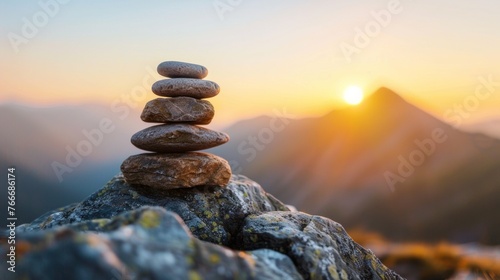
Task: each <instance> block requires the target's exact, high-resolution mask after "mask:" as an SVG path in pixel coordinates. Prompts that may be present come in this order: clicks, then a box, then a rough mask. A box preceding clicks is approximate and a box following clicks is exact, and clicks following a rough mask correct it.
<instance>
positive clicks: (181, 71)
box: [157, 61, 208, 79]
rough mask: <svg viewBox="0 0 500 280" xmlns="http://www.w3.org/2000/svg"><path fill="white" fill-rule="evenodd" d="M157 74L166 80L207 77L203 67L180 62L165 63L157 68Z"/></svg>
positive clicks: (205, 69) (206, 71)
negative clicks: (166, 78)
mask: <svg viewBox="0 0 500 280" xmlns="http://www.w3.org/2000/svg"><path fill="white" fill-rule="evenodd" d="M157 71H158V74H160V75H162V76H164V77H168V78H193V79H203V78H205V77H206V76H207V75H208V70H207V68H205V67H204V66H201V65H198V64H192V63H187V62H180V61H165V62H162V63H160V65H158V68H157Z"/></svg>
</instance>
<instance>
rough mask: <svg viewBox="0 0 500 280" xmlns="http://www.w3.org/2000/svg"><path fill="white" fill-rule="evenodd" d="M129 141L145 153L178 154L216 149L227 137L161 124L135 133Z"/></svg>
mask: <svg viewBox="0 0 500 280" xmlns="http://www.w3.org/2000/svg"><path fill="white" fill-rule="evenodd" d="M131 141H132V144H134V146H136V147H137V148H139V149H143V150H146V151H151V152H158V153H178V152H188V151H197V150H203V149H209V148H212V147H216V146H219V145H222V144H224V143H226V142H227V141H229V136H228V135H227V134H225V133H222V132H217V131H213V130H210V129H206V128H203V127H199V126H195V125H190V124H162V125H155V126H152V127H148V128H146V129H143V130H141V131H139V132H137V133H136V134H134V135H133V136H132V139H131Z"/></svg>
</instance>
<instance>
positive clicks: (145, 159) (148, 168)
mask: <svg viewBox="0 0 500 280" xmlns="http://www.w3.org/2000/svg"><path fill="white" fill-rule="evenodd" d="M120 168H121V171H122V172H123V176H124V177H125V180H126V181H127V182H128V183H129V184H132V185H140V186H146V187H151V188H158V189H178V188H191V187H196V186H220V187H225V186H226V185H227V184H228V183H229V179H230V178H231V167H229V164H228V162H227V161H226V160H225V159H223V158H220V157H218V156H215V155H212V154H207V153H200V152H189V153H175V154H140V155H134V156H130V157H129V158H127V159H126V160H125V161H124V162H123V163H122V165H121V167H120Z"/></svg>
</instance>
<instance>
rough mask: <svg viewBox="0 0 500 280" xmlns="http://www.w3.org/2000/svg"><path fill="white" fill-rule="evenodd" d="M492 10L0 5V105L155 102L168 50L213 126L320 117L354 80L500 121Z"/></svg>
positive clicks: (494, 2) (285, 1) (430, 105)
mask: <svg viewBox="0 0 500 280" xmlns="http://www.w3.org/2000/svg"><path fill="white" fill-rule="evenodd" d="M499 10H500V2H499V1H498V0H479V1H467V0H453V1H452V0H440V1H430V0H422V1H411V0H399V1H398V0H380V1H379V0H371V1H362V0H357V1H356V0H350V1H346V0H344V1H342V0H339V1H326V0H318V1H305V0H275V1H264V0H252V1H249V0H203V1H201V0H200V1H197V0H190V1H165V0H163V1H127V0H125V1H123V0H122V1H114V0H110V1H96V0H87V1H77V0H40V1H1V2H0V36H1V37H0V61H1V63H0V104H1V103H8V102H15V103H21V104H27V105H30V106H54V105H64V104H85V103H92V104H102V105H104V106H108V107H110V108H111V107H112V106H113V104H116V103H117V102H127V104H129V105H130V106H131V107H133V108H134V109H136V110H141V109H142V107H143V106H144V104H145V103H146V102H147V101H148V100H150V99H153V98H156V96H155V95H154V94H153V93H152V92H151V90H150V87H151V84H152V83H153V82H155V81H156V80H159V79H161V76H159V75H158V74H156V66H157V65H158V64H159V63H160V62H162V61H165V60H178V61H187V62H192V63H198V64H202V65H204V66H206V67H207V68H208V70H209V75H208V77H207V79H209V80H213V81H215V82H217V83H218V84H219V85H220V86H221V93H220V94H219V95H218V96H217V97H215V98H213V99H211V100H210V101H211V102H212V103H213V104H214V106H215V108H216V114H217V115H216V119H214V121H215V122H218V123H229V122H232V121H234V120H238V119H242V118H249V117H253V116H257V115H261V114H273V112H275V111H276V110H279V111H286V112H288V113H289V114H290V115H293V116H299V117H300V116H319V115H322V114H325V113H327V112H329V111H331V110H333V109H336V108H342V107H343V106H347V105H346V104H345V102H343V101H342V93H343V90H344V89H345V88H347V87H349V86H352V85H356V86H360V87H361V88H363V89H364V91H365V93H366V94H369V93H370V92H372V91H374V90H375V89H377V88H378V87H381V86H386V87H389V88H391V89H393V90H395V91H396V92H398V93H399V94H400V95H401V96H403V97H404V98H405V99H407V100H408V101H410V102H413V103H415V104H416V105H418V106H420V107H422V108H424V109H425V110H428V111H429V112H431V113H433V114H435V115H436V116H439V117H441V116H443V115H444V114H445V113H446V112H449V111H450V110H456V108H457V106H459V107H460V106H468V107H466V108H469V109H470V112H469V113H470V114H468V117H467V119H466V120H465V121H466V122H471V123H472V122H476V121H480V120H484V119H488V118H494V117H500V113H499V110H498V108H500V84H499V83H497V82H496V81H499V82H500V68H499V67H498V65H500V52H499V50H500V33H499V32H498V30H499V28H500V17H499V16H498V11H499ZM484 80H490V83H489V84H490V87H489V88H487V87H484V86H483V88H482V89H481V88H480V89H479V90H483V95H482V97H484V98H481V99H479V98H476V99H474V98H475V93H476V90H477V89H478V87H481V86H482V85H483V84H484V82H481V81H484ZM491 85H494V86H491ZM488 89H489V93H491V94H488V96H487V97H485V94H484V90H488ZM495 90H496V91H495ZM467 102H468V103H467ZM110 110H111V109H110Z"/></svg>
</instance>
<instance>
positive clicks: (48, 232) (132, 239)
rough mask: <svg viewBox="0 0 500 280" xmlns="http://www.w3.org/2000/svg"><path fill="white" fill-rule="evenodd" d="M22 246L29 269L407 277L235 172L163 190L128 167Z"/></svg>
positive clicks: (28, 272)
mask: <svg viewBox="0 0 500 280" xmlns="http://www.w3.org/2000/svg"><path fill="white" fill-rule="evenodd" d="M6 238H7V235H6V233H3V237H2V238H1V239H2V240H0V241H2V242H1V247H0V251H1V253H2V255H3V256H5V251H6V250H7V244H6V242H4V241H5V240H4V239H6ZM17 246H18V247H17V248H18V249H17V257H18V262H17V265H16V274H15V276H16V277H18V278H19V279H75V280H79V279H117V280H118V279H402V278H401V277H399V276H398V275H397V274H395V273H394V272H392V271H391V270H389V269H388V268H386V267H385V266H384V265H383V264H381V263H380V261H379V260H378V259H377V258H376V257H375V256H374V255H373V253H371V251H369V250H366V249H364V248H362V247H361V246H359V245H358V244H356V243H355V242H354V241H352V239H351V238H350V237H349V236H348V235H347V234H346V232H345V231H344V229H343V228H342V226H341V225H339V224H337V223H335V222H333V221H331V220H329V219H327V218H323V217H319V216H311V215H308V214H305V213H301V212H292V211H289V209H288V208H287V207H286V206H285V205H284V204H283V203H281V202H280V201H278V200H277V199H275V198H274V197H273V196H272V195H270V194H267V193H266V192H265V191H264V190H263V189H262V188H261V187H260V186H259V185H258V184H257V183H255V182H253V181H251V180H249V179H247V178H246V177H243V176H235V175H233V176H232V178H231V180H230V182H229V184H228V185H227V187H217V186H205V187H202V188H189V189H175V190H162V191H157V190H155V191H151V190H150V189H147V188H145V189H138V188H136V187H134V186H132V185H130V184H128V183H127V182H126V181H125V179H124V177H123V176H122V175H118V176H116V177H115V178H113V179H112V180H111V181H110V182H109V183H108V184H107V185H106V186H104V187H103V188H102V189H101V190H99V191H97V192H96V193H94V194H92V195H91V196H90V197H88V198H87V199H86V200H84V201H82V202H81V203H78V204H73V205H69V206H66V207H63V208H61V209H57V210H54V211H51V212H49V213H47V214H45V215H43V216H41V217H40V218H38V219H36V220H35V221H33V222H32V223H30V224H26V225H22V226H20V227H18V229H17ZM41 260H43V261H41ZM6 265H7V263H6V262H5V261H3V262H1V263H0V269H2V271H6V267H5V266H6ZM55 268H60V269H55ZM6 276H7V277H14V275H6ZM6 279H14V278H6Z"/></svg>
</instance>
